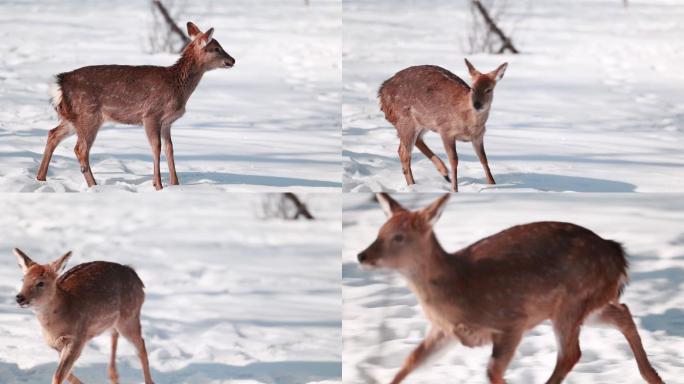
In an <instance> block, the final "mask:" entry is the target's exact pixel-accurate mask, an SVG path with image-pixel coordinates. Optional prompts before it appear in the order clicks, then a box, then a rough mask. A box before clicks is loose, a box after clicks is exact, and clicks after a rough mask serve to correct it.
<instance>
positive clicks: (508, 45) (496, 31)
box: [472, 0, 520, 53]
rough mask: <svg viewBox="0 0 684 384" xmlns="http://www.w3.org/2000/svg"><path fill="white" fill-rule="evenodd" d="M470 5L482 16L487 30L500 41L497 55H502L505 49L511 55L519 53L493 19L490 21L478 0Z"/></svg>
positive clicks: (487, 13) (490, 18)
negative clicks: (500, 44)
mask: <svg viewBox="0 0 684 384" xmlns="http://www.w3.org/2000/svg"><path fill="white" fill-rule="evenodd" d="M472 4H473V5H474V6H475V8H477V10H478V11H479V12H480V15H482V18H483V19H484V21H485V22H486V23H487V26H488V27H489V30H490V31H492V32H493V33H494V34H496V35H497V36H498V37H499V39H501V42H502V43H503V45H502V46H501V48H500V49H499V51H498V53H503V52H504V51H505V50H506V49H508V50H510V51H511V52H513V53H520V52H519V51H518V49H516V48H515V46H514V45H513V41H511V39H510V38H509V37H508V36H506V34H505V33H504V32H503V31H502V30H501V28H499V26H498V25H496V22H494V19H492V17H491V16H490V15H489V12H487V9H486V8H485V7H484V5H482V3H481V2H480V0H472Z"/></svg>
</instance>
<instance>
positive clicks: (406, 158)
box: [397, 123, 416, 185]
mask: <svg viewBox="0 0 684 384" xmlns="http://www.w3.org/2000/svg"><path fill="white" fill-rule="evenodd" d="M412 128H413V127H411V126H409V125H407V124H405V123H398V124H397V132H398V133H399V149H398V150H397V152H398V153H399V160H401V170H402V172H403V173H404V178H405V179H406V184H408V185H413V184H415V183H416V182H415V180H413V172H411V152H413V145H414V143H415V140H416V138H415V135H414V134H413V129H412Z"/></svg>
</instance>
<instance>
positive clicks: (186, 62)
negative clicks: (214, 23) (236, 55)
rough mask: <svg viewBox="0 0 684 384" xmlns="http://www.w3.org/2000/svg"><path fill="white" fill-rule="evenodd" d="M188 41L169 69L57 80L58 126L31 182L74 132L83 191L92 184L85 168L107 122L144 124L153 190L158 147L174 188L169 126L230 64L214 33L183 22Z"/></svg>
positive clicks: (109, 68) (119, 70)
mask: <svg viewBox="0 0 684 384" xmlns="http://www.w3.org/2000/svg"><path fill="white" fill-rule="evenodd" d="M187 27H188V35H190V37H191V39H192V40H191V42H190V43H189V44H188V45H187V46H186V47H185V49H183V52H182V53H181V57H180V59H178V61H176V63H175V64H174V65H172V66H170V67H158V66H151V65H141V66H130V65H96V66H89V67H83V68H79V69H77V70H75V71H72V72H66V73H61V74H59V75H57V81H56V84H55V87H53V92H52V93H53V95H52V104H53V106H54V107H55V110H56V111H57V114H58V115H59V119H60V123H59V125H58V126H57V127H56V128H54V129H52V130H50V133H49V134H48V139H47V144H46V145H45V152H44V154H43V161H42V162H41V164H40V168H39V169H38V174H37V176H36V179H38V180H41V181H45V177H46V176H47V171H48V166H49V165H50V159H51V157H52V152H53V151H54V150H55V148H56V147H57V145H58V144H59V143H60V142H61V141H62V140H64V139H65V138H67V137H69V136H71V135H72V134H74V133H76V135H77V137H78V139H77V141H76V147H75V148H74V151H75V152H76V157H77V158H78V161H79V163H80V165H81V173H83V176H84V177H85V179H86V182H87V183H88V187H92V186H93V185H95V184H96V183H95V178H94V177H93V173H92V171H91V169H90V160H89V156H90V148H91V146H92V145H93V142H94V141H95V136H96V135H97V131H98V130H99V129H100V127H101V126H102V124H103V123H104V122H106V121H114V122H118V123H122V124H133V125H143V126H144V127H145V133H146V134H147V139H148V140H149V143H150V146H151V147H152V156H153V160H154V180H153V183H154V187H155V189H157V190H159V189H162V182H161V175H160V171H159V157H160V154H161V142H162V140H163V142H164V149H165V152H166V160H167V162H168V166H169V179H170V180H169V183H170V184H172V185H178V175H177V174H176V166H175V162H174V158H173V144H172V142H171V124H173V122H174V121H176V120H178V119H179V118H180V117H181V116H183V114H184V113H185V104H186V103H187V101H188V99H189V98H190V95H191V94H192V92H193V91H194V90H195V88H196V87H197V84H199V81H200V79H202V75H204V73H205V72H207V71H210V70H213V69H217V68H231V67H232V66H233V65H234V64H235V59H233V58H232V57H231V56H230V55H229V54H228V53H227V52H226V51H224V50H223V48H222V47H221V44H219V42H218V41H216V40H215V39H213V38H212V35H213V33H214V28H210V29H209V30H208V31H207V32H202V31H200V30H199V28H197V26H196V25H195V24H193V23H191V22H188V25H187Z"/></svg>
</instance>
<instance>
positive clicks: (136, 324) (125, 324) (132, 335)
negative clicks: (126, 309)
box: [116, 310, 154, 384]
mask: <svg viewBox="0 0 684 384" xmlns="http://www.w3.org/2000/svg"><path fill="white" fill-rule="evenodd" d="M116 329H117V331H118V332H119V333H121V335H122V336H123V337H124V338H126V340H128V341H129V342H130V343H131V344H133V346H134V347H135V349H136V351H137V352H138V357H139V358H140V364H141V365H142V369H143V376H144V378H145V384H154V382H153V381H152V374H151V373H150V363H149V360H148V358H147V349H146V348H145V340H144V339H143V337H142V327H141V325H140V311H139V310H138V312H137V313H136V314H135V315H134V316H132V317H131V318H129V319H121V320H119V323H118V324H117V326H116Z"/></svg>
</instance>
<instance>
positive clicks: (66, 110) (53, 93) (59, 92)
mask: <svg viewBox="0 0 684 384" xmlns="http://www.w3.org/2000/svg"><path fill="white" fill-rule="evenodd" d="M63 88H64V74H63V73H60V74H59V75H57V76H55V82H54V83H52V84H51V85H50V104H52V107H53V108H55V111H57V114H59V116H60V117H61V118H62V119H64V120H71V119H70V117H71V108H70V107H69V102H68V100H67V98H66V97H65V95H64V91H63Z"/></svg>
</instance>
